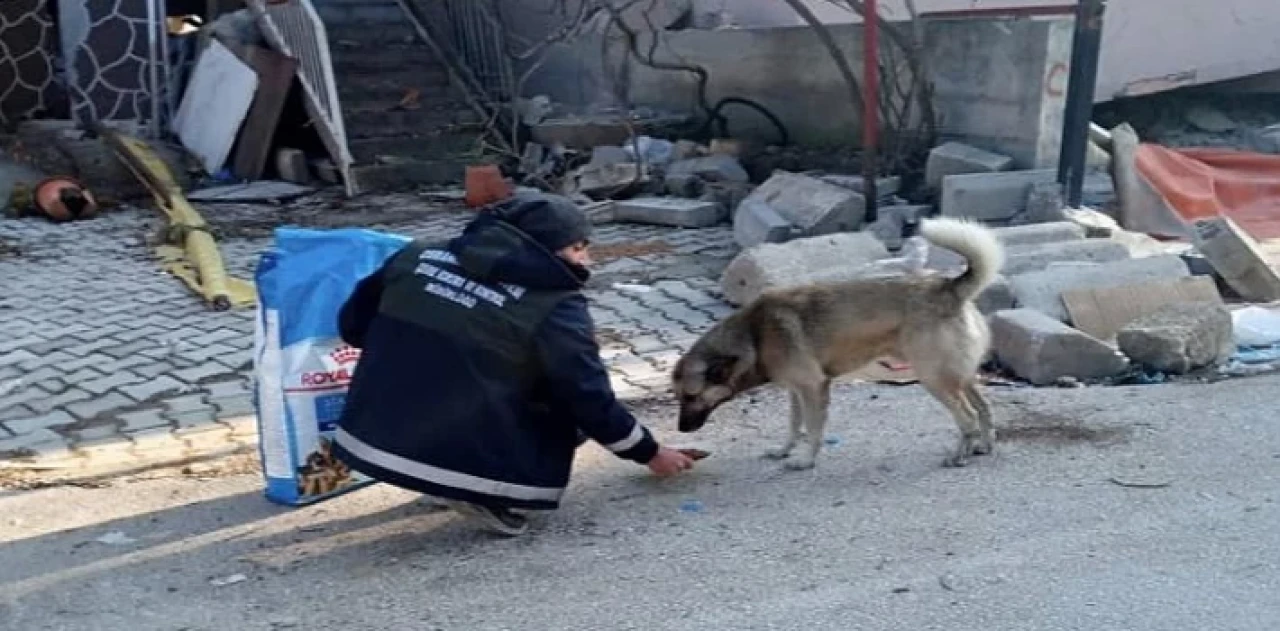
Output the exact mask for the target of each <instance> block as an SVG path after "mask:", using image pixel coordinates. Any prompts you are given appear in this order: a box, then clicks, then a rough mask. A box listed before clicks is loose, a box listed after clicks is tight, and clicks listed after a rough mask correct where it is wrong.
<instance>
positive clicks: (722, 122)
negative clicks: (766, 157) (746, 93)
mask: <svg viewBox="0 0 1280 631" xmlns="http://www.w3.org/2000/svg"><path fill="white" fill-rule="evenodd" d="M733 104H737V105H742V106H745V107H749V108H751V109H753V110H755V111H757V112H760V114H761V115H762V116H764V117H765V118H767V119H769V122H770V123H773V126H774V127H775V128H777V130H778V144H779V145H783V146H786V145H789V144H791V133H790V132H789V131H787V126H786V125H784V124H782V121H781V120H779V119H778V117H777V116H775V115H774V114H773V112H770V111H769V109H768V108H766V107H765V106H763V105H761V104H759V103H757V102H755V101H752V100H751V99H747V98H743V97H740V96H726V97H724V98H723V99H720V100H719V101H717V102H716V104H715V105H714V106H713V107H712V108H711V109H710V110H709V112H708V116H707V120H705V121H703V123H702V127H700V128H699V129H698V131H697V132H696V135H697V136H704V135H705V134H706V133H707V132H708V131H710V130H711V126H712V125H715V126H716V129H715V131H716V135H717V136H719V137H721V138H727V137H729V121H728V119H726V118H725V117H724V115H723V114H721V113H720V110H722V109H724V106H726V105H733Z"/></svg>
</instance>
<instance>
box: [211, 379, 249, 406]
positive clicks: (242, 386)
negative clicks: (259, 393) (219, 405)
mask: <svg viewBox="0 0 1280 631" xmlns="http://www.w3.org/2000/svg"><path fill="white" fill-rule="evenodd" d="M251 387H252V382H251V381H250V380H249V379H246V378H243V377H242V378H238V379H235V380H229V381H214V382H210V383H206V384H204V385H203V386H201V389H202V390H204V392H205V393H206V395H207V398H209V399H211V400H212V399H220V398H224V397H237V396H242V395H246V394H248V393H249V392H250V391H251V390H250V389H251Z"/></svg>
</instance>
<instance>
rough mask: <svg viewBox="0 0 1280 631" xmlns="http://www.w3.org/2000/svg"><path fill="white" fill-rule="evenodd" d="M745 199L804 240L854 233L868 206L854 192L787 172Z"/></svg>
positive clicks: (777, 174) (780, 173) (860, 223)
mask: <svg viewBox="0 0 1280 631" xmlns="http://www.w3.org/2000/svg"><path fill="white" fill-rule="evenodd" d="M747 199H758V200H761V201H763V202H765V203H766V204H769V205H770V206H772V207H773V209H774V211H776V212H777V213H778V214H779V215H781V216H782V218H783V219H786V220H787V221H789V222H791V225H793V226H795V227H796V228H797V230H798V231H799V234H800V235H801V236H806V237H815V236H818V235H823V234H831V233H833V232H843V231H846V230H857V229H858V228H859V227H861V226H862V222H863V220H864V219H865V214H866V206H867V204H866V200H864V199H863V197H862V196H861V195H859V194H857V193H855V192H853V191H850V190H848V189H844V188H840V187H839V186H835V185H834V184H827V183H826V182H823V181H822V180H819V179H817V178H812V177H808V176H804V175H799V174H796V173H789V172H787V171H774V173H773V175H772V176H770V177H769V179H768V180H766V181H765V183H764V184H761V185H760V186H759V187H758V188H756V190H754V191H752V192H751V195H750V196H748V198H747Z"/></svg>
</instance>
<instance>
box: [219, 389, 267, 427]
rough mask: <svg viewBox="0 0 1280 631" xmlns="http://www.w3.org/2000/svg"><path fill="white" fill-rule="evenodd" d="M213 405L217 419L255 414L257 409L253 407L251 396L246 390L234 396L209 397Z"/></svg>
mask: <svg viewBox="0 0 1280 631" xmlns="http://www.w3.org/2000/svg"><path fill="white" fill-rule="evenodd" d="M208 401H209V403H210V404H211V405H213V407H214V416H215V417H216V418H217V419H218V420H222V419H226V418H236V417H240V416H255V415H256V414H257V413H258V411H257V410H256V409H254V407H253V398H252V397H251V396H250V395H249V393H248V392H245V393H243V394H238V395H235V396H226V397H216V398H215V397H209V399H208Z"/></svg>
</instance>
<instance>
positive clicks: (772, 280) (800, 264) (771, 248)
mask: <svg viewBox="0 0 1280 631" xmlns="http://www.w3.org/2000/svg"><path fill="white" fill-rule="evenodd" d="M744 203H745V202H744ZM888 257H889V251H888V250H887V249H885V247H884V244H882V243H880V241H878V240H876V238H875V237H874V236H871V235H869V234H866V233H864V232H845V233H840V234H831V235H824V236H819V237H809V238H803V239H795V240H793V241H789V242H787V243H766V244H763V245H758V246H756V247H753V248H749V249H747V250H744V251H743V252H742V253H740V254H738V256H737V257H735V258H734V259H733V261H731V262H730V263H729V265H728V267H726V268H725V270H724V274H723V275H722V276H721V278H720V286H721V288H722V289H723V291H724V296H725V299H726V300H728V301H729V302H731V303H733V304H739V305H740V304H745V303H747V302H750V301H751V300H754V299H755V298H756V297H757V296H759V295H760V292H762V291H764V290H766V289H776V288H779V287H787V286H795V285H801V284H805V283H807V282H811V280H812V278H813V277H815V276H816V275H818V274H822V273H827V274H830V273H832V272H833V271H834V272H836V273H839V272H840V271H841V270H844V271H845V272H846V273H847V274H849V276H850V277H855V276H857V275H859V274H862V273H864V272H863V271H862V267H863V266H864V265H866V264H867V263H871V262H873V261H878V260H881V259H886V258H888Z"/></svg>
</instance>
